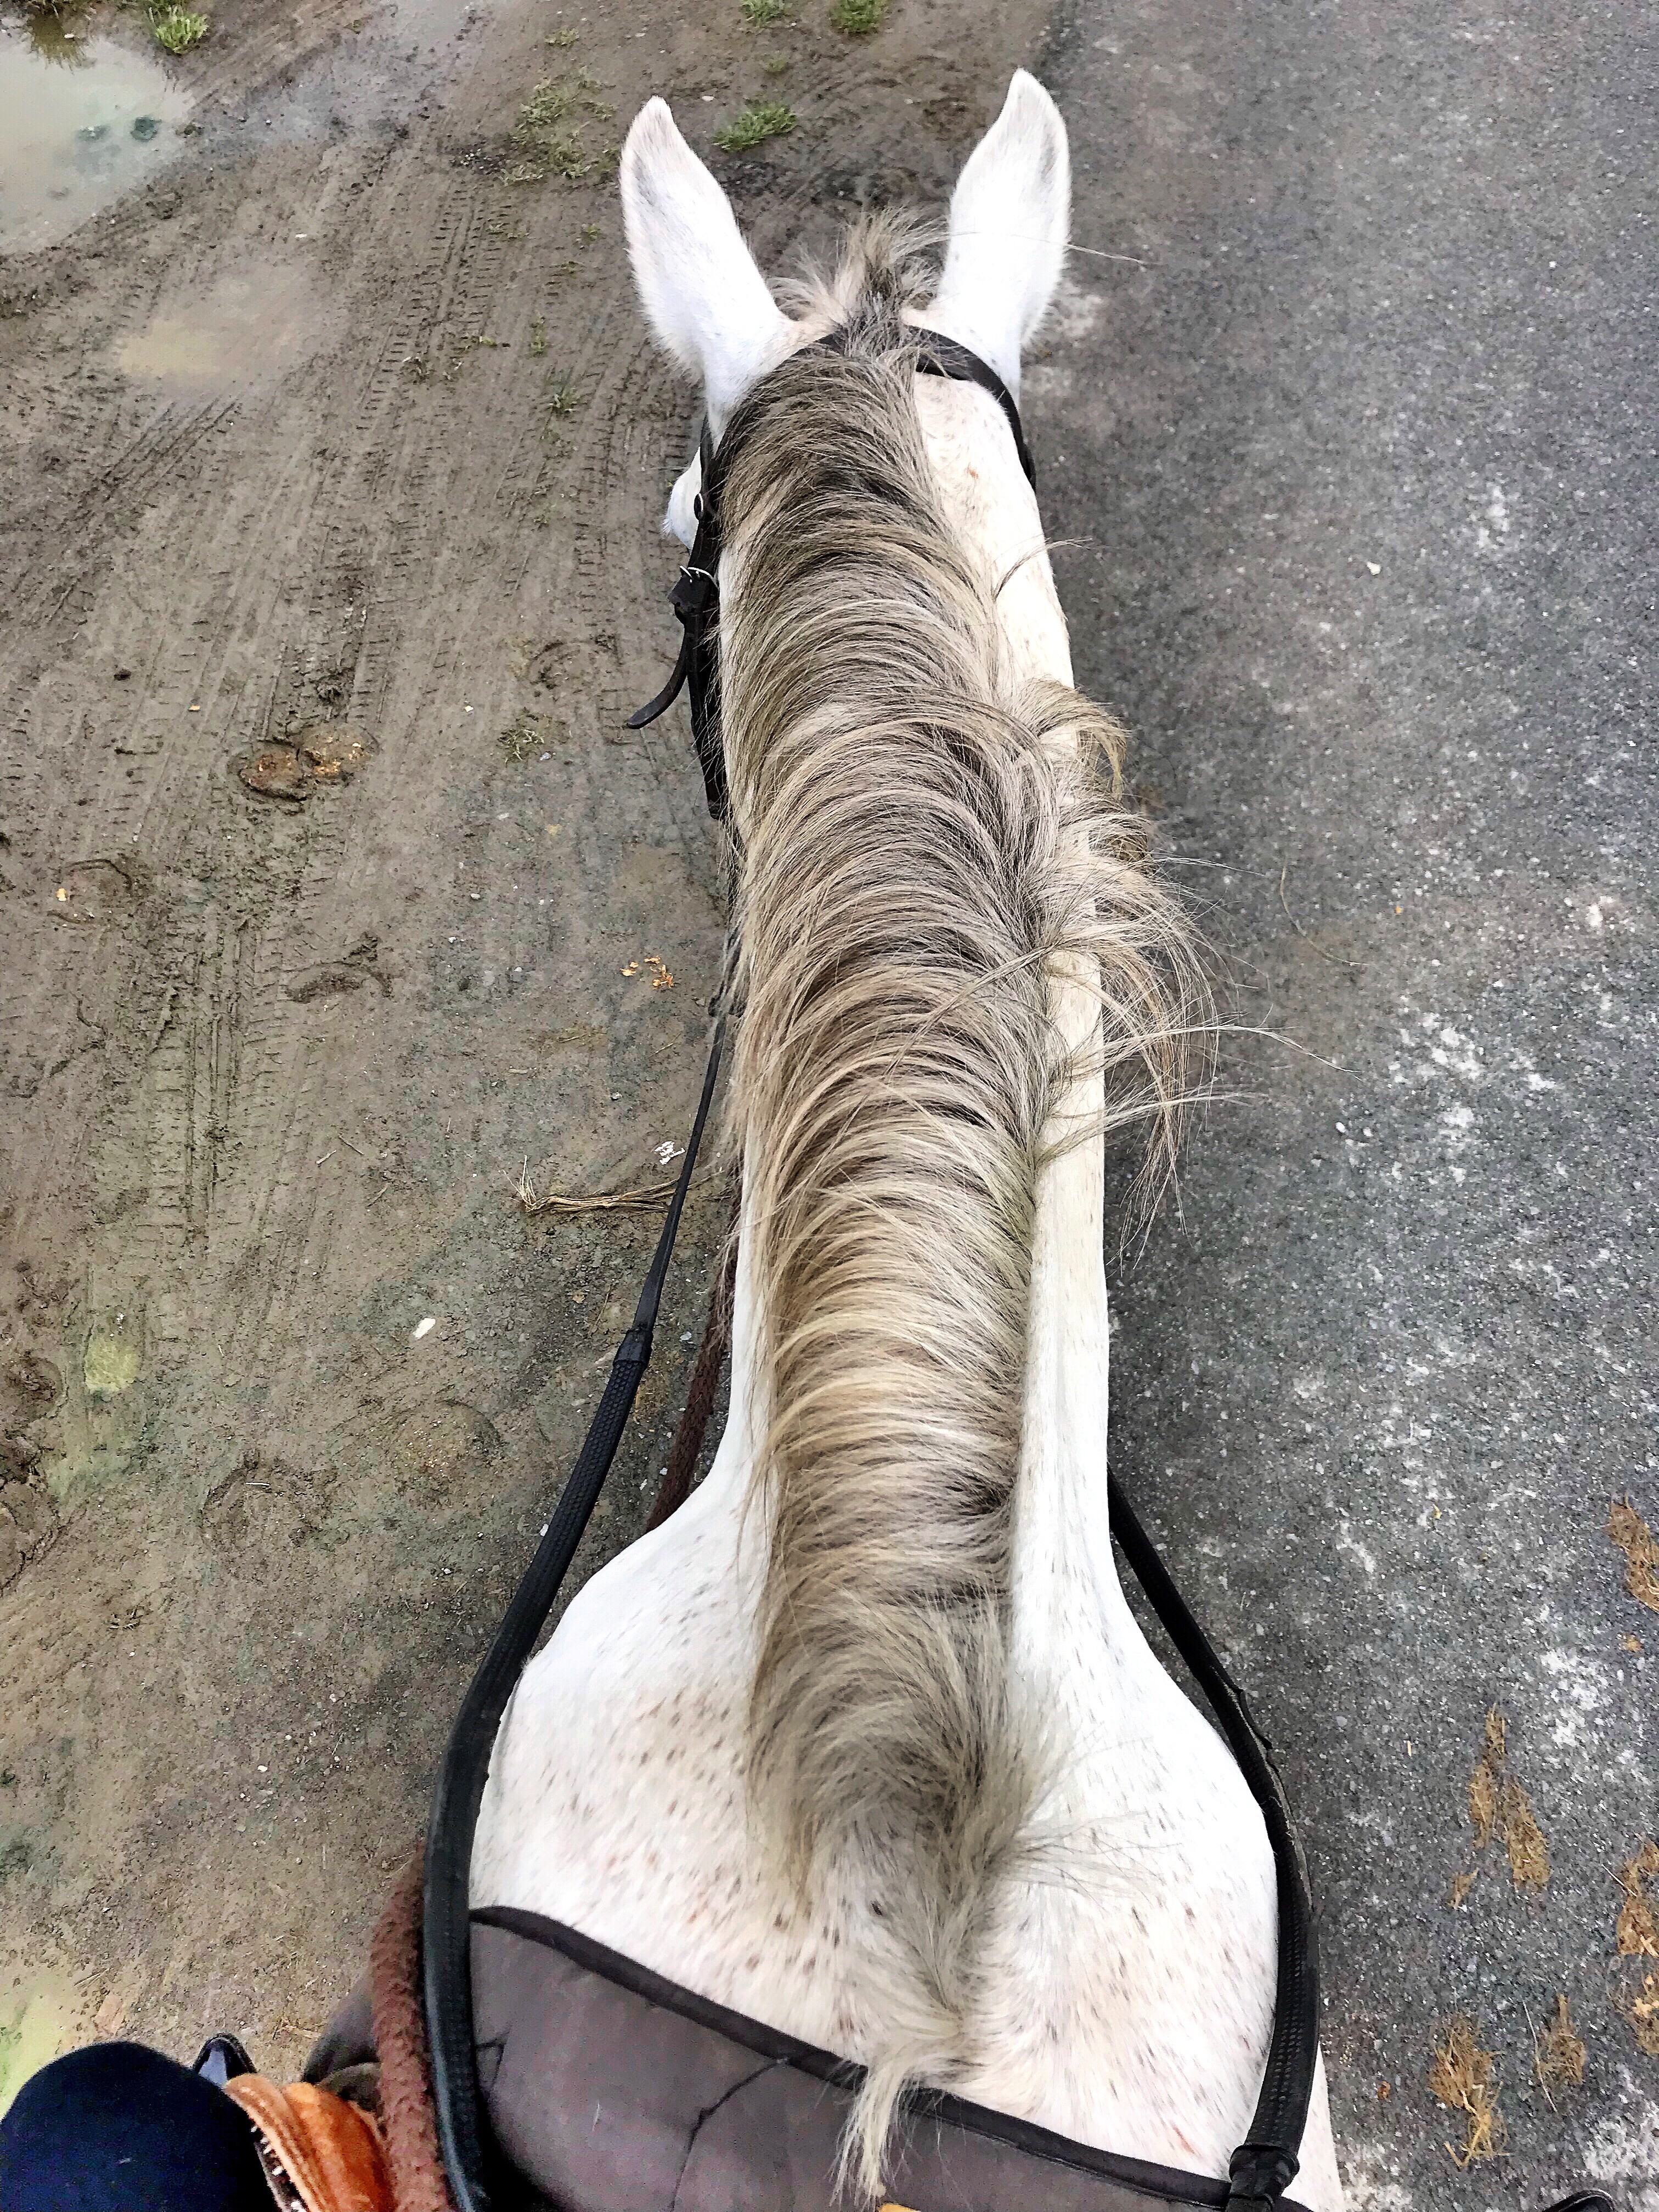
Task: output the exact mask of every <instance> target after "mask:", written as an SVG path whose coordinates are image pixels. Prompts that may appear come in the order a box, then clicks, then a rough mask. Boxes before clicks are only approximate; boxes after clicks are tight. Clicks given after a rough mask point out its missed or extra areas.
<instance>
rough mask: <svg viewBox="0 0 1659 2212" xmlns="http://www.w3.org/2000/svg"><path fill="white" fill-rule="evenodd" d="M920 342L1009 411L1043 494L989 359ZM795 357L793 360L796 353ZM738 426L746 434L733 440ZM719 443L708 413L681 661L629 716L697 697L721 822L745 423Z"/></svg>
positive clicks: (675, 599) (707, 779) (683, 573)
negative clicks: (725, 676)
mask: <svg viewBox="0 0 1659 2212" xmlns="http://www.w3.org/2000/svg"><path fill="white" fill-rule="evenodd" d="M914 336H915V368H916V370H917V372H918V374H921V375H923V376H948V377H950V378H951V379H952V380H953V381H955V382H956V383H958V384H976V385H978V386H979V387H980V389H981V391H982V392H989V393H990V395H991V397H992V398H993V399H994V400H995V401H996V403H997V405H998V406H999V407H1000V408H1001V410H1002V412H1003V414H1004V416H1005V417H1006V420H1007V424H1008V428H1009V429H1010V430H1011V431H1012V434H1013V440H1014V451H1015V453H1017V454H1018V457H1019V465H1020V466H1021V468H1022V469H1024V471H1025V477H1026V481H1027V482H1028V483H1030V486H1031V489H1033V491H1035V490H1036V467H1035V466H1034V465H1033V463H1032V460H1031V451H1030V447H1029V446H1028V445H1027V444H1026V442H1025V431H1024V426H1023V425H1022V424H1021V422H1020V419H1019V409H1018V406H1017V405H1016V404H1015V401H1014V395H1013V393H1012V392H1010V391H1009V389H1008V387H1007V386H1006V384H1005V383H1004V382H1003V380H1002V379H1001V378H1000V376H999V375H998V374H997V373H996V371H995V369H994V368H992V367H991V365H990V363H989V362H984V361H981V359H980V357H979V356H978V355H977V354H976V353H969V350H968V349H967V347H966V346H965V345H958V344H957V341H956V339H955V338H951V337H945V333H944V331H928V330H918V331H915V333H914ZM846 349H847V347H846V333H845V332H844V331H831V332H830V333H829V337H823V338H819V339H817V341H816V342H815V343H814V344H813V345H812V346H808V347H805V348H803V349H802V350H803V351H805V352H808V353H810V352H813V351H822V352H826V353H844V352H845V351H846ZM791 358H792V359H793V356H791ZM732 429H736V430H737V431H738V436H737V437H735V438H734V437H733V435H732ZM732 429H728V431H727V434H726V436H725V437H723V438H722V439H721V440H720V444H719V445H718V446H716V445H715V443H714V438H713V435H711V433H710V430H709V426H708V417H707V416H705V417H704V418H703V425H702V435H701V437H700V439H699V441H698V447H697V452H698V457H699V459H700V462H701V465H702V489H700V490H699V492H698V494H697V500H696V517H697V534H696V538H695V539H694V540H693V542H692V546H691V550H690V553H689V554H688V555H687V556H686V560H685V564H684V567H683V568H681V570H680V573H679V574H678V576H677V577H676V578H675V580H674V582H673V584H672V585H671V586H670V588H669V593H668V603H669V605H671V607H672V608H673V610H674V612H675V613H676V614H677V615H678V617H679V619H680V623H681V626H682V630H683V635H682V636H681V639H680V650H679V657H678V659H677V660H676V661H675V663H674V665H673V668H672V670H671V672H670V675H669V678H668V681H667V683H666V684H664V685H663V687H662V690H660V691H659V692H658V694H657V696H656V697H655V698H654V699H652V700H648V701H647V703H646V704H645V705H644V706H643V707H641V708H640V709H639V711H638V712H637V713H636V714H630V715H629V718H628V726H629V729H630V730H642V729H643V728H644V727H645V726H646V724H647V722H654V721H655V720H656V719H657V717H658V715H659V714H666V712H667V711H668V709H669V708H671V706H672V705H673V703H674V702H675V700H676V699H678V697H679V696H680V693H681V692H682V691H684V690H687V689H688V688H689V690H690V705H691V738H692V742H693V744H695V745H696V749H697V765H698V767H699V768H701V769H702V788H703V795H704V797H705V798H706V799H708V811H709V813H710V814H711V815H712V816H713V817H714V820H715V821H716V822H723V821H725V819H726V813H727V810H728V805H729V802H730V794H729V792H728V789H727V786H726V747H725V744H724V742H723V741H722V738H721V735H720V650H719V645H718V641H717V629H718V623H719V620H720V553H721V551H722V550H723V544H724V540H723V533H722V515H721V507H722V499H721V495H722V493H723V491H724V489H725V486H726V477H727V475H728V474H729V473H730V471H731V467H732V459H733V458H734V455H735V453H736V451H737V448H738V445H739V444H740V442H741V426H740V424H734V425H733V426H732Z"/></svg>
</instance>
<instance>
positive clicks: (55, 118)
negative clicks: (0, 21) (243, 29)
mask: <svg viewBox="0 0 1659 2212" xmlns="http://www.w3.org/2000/svg"><path fill="white" fill-rule="evenodd" d="M75 29H76V27H75V26H74V25H70V27H68V28H67V29H65V28H64V27H63V26H62V25H60V24H59V23H58V21H57V19H56V18H55V17H52V16H46V17H44V18H41V19H40V21H38V22H37V24H36V26H35V27H34V29H33V32H31V31H29V30H27V29H22V28H13V27H3V28H0V252H35V251H37V250H38V249H39V248H40V247H41V246H51V245H52V244H53V243H54V242H55V241H56V240H58V239H60V238H63V237H64V236H65V235H66V234H68V233H69V232H70V231H71V230H73V229H74V228H75V227H76V224H77V223H82V222H85V221H86V219H87V217H88V216H89V215H94V214H95V213H96V212H97V210H99V209H100V207H103V206H105V205H106V204H108V202H110V201H111V200H112V199H115V198H117V197H119V195H120V194H121V193H123V192H125V191H130V190H131V187H132V186H133V185H136V184H138V183H141V182H142V181H143V179H144V178H145V177H147V176H149V175H151V174H153V173H154V172H155V170H157V169H159V168H160V167H161V166H162V164H163V163H164V162H165V161H167V160H168V159H169V158H170V156H171V155H173V153H174V152H176V150H177V148H178V138H177V135H176V129H175V126H176V125H179V124H180V123H182V122H183V121H184V119H185V117H186V116H187V115H188V114H189V112H190V106H191V103H190V100H189V97H188V95H187V94H185V92H184V90H183V89H182V88H180V87H179V85H177V84H175V83H174V82H173V79H172V78H171V77H170V76H168V75H167V70H166V68H165V66H164V65H163V64H162V62H161V58H160V57H159V56H157V55H152V54H149V53H145V52H143V51H142V50H141V49H139V48H137V47H134V46H124V45H121V44H118V42H117V41H116V40H112V39H103V38H95V37H94V36H93V35H92V34H91V33H88V32H84V31H83V32H82V33H80V35H78V36H77V35H76V34H75Z"/></svg>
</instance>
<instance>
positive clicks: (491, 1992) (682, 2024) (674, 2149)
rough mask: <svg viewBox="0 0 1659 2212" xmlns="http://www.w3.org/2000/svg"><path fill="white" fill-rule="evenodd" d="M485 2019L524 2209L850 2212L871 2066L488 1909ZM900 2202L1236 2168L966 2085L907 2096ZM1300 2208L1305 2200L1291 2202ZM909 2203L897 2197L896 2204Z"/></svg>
mask: <svg viewBox="0 0 1659 2212" xmlns="http://www.w3.org/2000/svg"><path fill="white" fill-rule="evenodd" d="M472 2017H473V2026H474V2031H475V2033H476V2036H477V2051H478V2078H479V2082H480V2085H481V2087H482V2088H483V2095H484V2101H485V2104H486V2106H487V2107H488V2110H489V2120H490V2124H491V2127H492V2128H493V2130H494V2132H495V2139H496V2142H497V2143H498V2144H499V2146H500V2148H501V2151H502V2152H503V2153H504V2154H505V2155H506V2157H507V2160H510V2162H511V2164H512V2166H513V2168H514V2169H515V2172H516V2175H517V2177H518V2179H519V2182H520V2190H519V2193H518V2196H517V2199H516V2203H515V2202H514V2197H513V2191H512V2190H511V2189H510V2188H507V2187H498V2189H497V2192H496V2193H497V2197H498V2199H499V2201H500V2202H501V2203H503V2204H507V2205H513V2212H554V2208H556V2212H846V2201H845V2199H842V2198H838V2197H837V2196H836V2189H835V2184H834V2175H835V2169H836V2146H837V2143H838V2142H839V2139H840V2136H841V2131H842V2125H843V2124H844V2123H845V2121H846V2118H847V2115H848V2111H849V2110H850V2109H851V2106H852V2101H853V2095H854V2092H855V2090H856V2087H857V2084H858V2081H859V2078H860V2077H859V2073H858V2069H856V2068H854V2067H852V2066H850V2065H849V2064H848V2063H847V2062H846V2061H844V2060H841V2059H836V2058H834V2057H830V2056H829V2054H828V2053H827V2052H824V2051H815V2050H813V2049H812V2048H811V2045H807V2044H804V2043H798V2042H796V2041H795V2040H794V2039H793V2037H790V2036H786V2035H781V2034H780V2033H778V2032H777V2030H776V2029H775V2028H769V2027H763V2025H762V2024H761V2023H760V2022H759V2021H751V2020H747V2019H745V2018H744V2016H743V2015H741V2014H740V2013H734V2012H728V2011H727V2010H726V2008H725V2007H724V2006H722V2005H716V2004H712V2003H710V2002H708V1999H707V1998H704V1997H700V1996H696V1995H695V1994H694V1993H693V1992H691V1991H690V1990H682V1989H680V1988H678V1987H677V1986H676V1984H673V1983H672V1982H668V1981H665V1980H664V1979H663V1978H661V1976H660V1975H657V1974H653V1973H652V1972H649V1971H648V1970H647V1968H645V1967H643V1966H636V1965H635V1963H634V1962H633V1961H632V1960H629V1959H624V1958H623V1957H621V1956H620V1955H619V1954H617V1953H616V1952H614V1951H611V1950H607V1949H606V1948H605V1946H604V1945H603V1944H600V1943H595V1942H592V1941H591V1940H590V1939H589V1938H588V1937H586V1936H582V1935H580V1934H578V1933H577V1932H576V1931H575V1930H574V1929H569V1928H565V1927H562V1926H561V1925H560V1924H559V1923H556V1922H555V1921H551V1920H544V1919H543V1918H542V1917H540V1916H539V1915H538V1914H536V1913H532V1912H519V1911H512V1910H510V1909H507V1908H505V1907H495V1908H491V1909H488V1910H485V1911H478V1912H475V1913H474V1914H473V1916H472ZM899 2132H900V2138H901V2144H900V2148H899V2149H898V2152H897V2154H896V2157H895V2159H894V2161H893V2166H892V2170H891V2171H890V2173H889V2175H888V2177H887V2179H886V2185H885V2193H886V2195H887V2196H888V2197H890V2198H891V2199H893V2200H894V2207H895V2208H896V2212H906V2208H908V2212H1165V2208H1167V2207H1169V2206H1171V2205H1193V2206H1205V2207H1211V2206H1216V2207H1218V2206H1221V2205H1224V2204H1225V2202H1226V2198H1227V2184H1226V2183H1225V2181H1220V2180H1212V2179H1205V2178H1203V2177H1201V2176H1199V2175H1196V2174H1188V2173H1181V2172H1176V2170H1175V2169H1173V2168H1172V2167H1169V2166H1152V2165H1148V2164H1146V2162H1144V2161H1143V2160H1139V2159H1131V2158H1116V2157H1114V2156H1112V2155H1111V2154H1109V2153H1107V2152H1104V2151H1098V2150H1095V2149H1093V2148H1091V2147H1090V2146H1088V2145H1086V2144H1083V2143H1073V2142H1067V2141H1066V2138H1065V2137H1064V2136H1057V2135H1053V2134H1051V2133H1049V2131H1048V2130H1047V2129H1045V2128H1037V2127H1032V2126H1030V2125H1029V2124H1027V2123H1025V2122H1024V2121H1020V2120H1014V2119H1010V2118H1007V2117H1006V2115H1005V2114H1002V2113H1000V2112H988V2111H987V2110H985V2109H984V2108H983V2107H982V2106H977V2105H969V2104H967V2103H964V2102H963V2100H961V2099H959V2098H956V2097H949V2096H943V2095H939V2094H937V2093H927V2094H926V2095H924V2096H921V2097H918V2098H917V2099H916V2100H915V2101H914V2102H913V2104H912V2105H911V2106H910V2107H909V2109H908V2112H907V2114H906V2117H905V2118H904V2120H903V2122H902V2125H901V2129H900V2131H899ZM1281 2202H1282V2203H1283V2206H1284V2208H1285V2212H1301V2208H1300V2207H1299V2206H1297V2205H1295V2204H1294V2203H1291V2199H1289V2198H1288V2197H1286V2198H1284V2199H1282V2200H1281ZM890 2212H892V2208H890Z"/></svg>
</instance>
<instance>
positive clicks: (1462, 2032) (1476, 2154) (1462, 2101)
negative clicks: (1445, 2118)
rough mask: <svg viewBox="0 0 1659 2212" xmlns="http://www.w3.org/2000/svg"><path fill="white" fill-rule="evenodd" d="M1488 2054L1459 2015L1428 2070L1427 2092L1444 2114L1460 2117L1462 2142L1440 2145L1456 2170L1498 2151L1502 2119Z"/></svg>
mask: <svg viewBox="0 0 1659 2212" xmlns="http://www.w3.org/2000/svg"><path fill="white" fill-rule="evenodd" d="M1493 2057H1494V2054H1493V2053H1492V2051H1482V2050H1481V2049H1480V2046H1479V2045H1477V2043H1476V2042H1475V2039H1474V2021H1472V2020H1470V2019H1469V2018H1468V2016H1467V2015H1465V2014H1462V2013H1460V2014H1459V2015H1458V2016H1457V2018H1456V2019H1455V2020H1454V2021H1452V2023H1451V2025H1450V2027H1449V2028H1448V2029H1447V2031H1446V2039H1445V2041H1444V2043H1443V2044H1442V2045H1440V2046H1439V2048H1438V2049H1437V2051H1436V2052H1435V2054H1434V2062H1433V2063H1432V2064H1431V2067H1430V2068H1429V2093H1430V2095H1431V2097H1433V2098H1434V2099H1436V2100H1437V2102H1438V2103H1440V2104H1442V2105H1443V2106H1445V2107H1446V2109H1447V2111H1448V2112H1461V2113H1462V2115H1463V2141H1462V2145H1461V2147H1460V2146H1455V2145H1453V2144H1451V2143H1448V2144H1447V2145H1446V2155H1447V2157H1448V2158H1449V2159H1450V2160H1451V2162H1452V2164H1453V2165H1454V2166H1456V2167H1457V2168H1458V2170H1459V2171H1460V2172H1462V2170H1463V2169H1464V2168H1465V2167H1468V2166H1478V2165H1482V2164H1484V2163H1485V2162H1486V2160H1488V2159H1494V2158H1496V2157H1497V2156H1498V2152H1499V2151H1500V2150H1501V2149H1502V2148H1503V2147H1504V2121H1503V2117H1502V2115H1501V2114H1500V2113H1499V2112H1498V2092H1497V2088H1496V2087H1495V2085H1494V2081H1493V2078H1492V2063H1493Z"/></svg>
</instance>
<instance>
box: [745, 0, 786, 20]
mask: <svg viewBox="0 0 1659 2212" xmlns="http://www.w3.org/2000/svg"><path fill="white" fill-rule="evenodd" d="M788 5H789V0H743V12H744V16H745V17H746V18H747V20H748V21H750V22H751V23H754V24H757V25H761V26H764V25H765V24H767V23H776V22H781V21H782V19H783V15H784V11H785V10H786V9H787V7H788Z"/></svg>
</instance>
